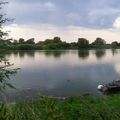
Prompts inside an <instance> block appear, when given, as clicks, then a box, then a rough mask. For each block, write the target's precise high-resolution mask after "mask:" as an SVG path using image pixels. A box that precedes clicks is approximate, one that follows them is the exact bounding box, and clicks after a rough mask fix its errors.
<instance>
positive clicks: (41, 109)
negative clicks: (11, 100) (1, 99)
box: [0, 95, 120, 120]
mask: <svg viewBox="0 0 120 120" xmlns="http://www.w3.org/2000/svg"><path fill="white" fill-rule="evenodd" d="M119 119H120V95H115V96H110V97H103V98H97V97H90V96H86V97H73V98H70V99H68V100H65V101H64V102H63V101H59V100H55V99H52V98H47V97H43V98H40V99H39V100H37V101H22V102H17V103H15V104H8V103H7V104H2V103H1V104H0V120H119Z"/></svg>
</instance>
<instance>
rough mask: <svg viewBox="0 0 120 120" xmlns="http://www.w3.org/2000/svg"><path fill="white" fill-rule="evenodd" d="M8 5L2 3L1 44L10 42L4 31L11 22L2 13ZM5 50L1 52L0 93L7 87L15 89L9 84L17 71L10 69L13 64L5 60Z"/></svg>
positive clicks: (0, 16)
mask: <svg viewBox="0 0 120 120" xmlns="http://www.w3.org/2000/svg"><path fill="white" fill-rule="evenodd" d="M4 4H6V2H0V42H2V43H5V42H10V41H9V40H8V41H5V38H4V37H5V36H6V35H8V33H6V32H4V31H3V24H5V23H6V22H8V21H9V19H8V18H6V14H4V13H3V12H2V6H3V5H4ZM3 53H4V50H0V92H1V91H2V90H4V89H5V88H6V86H9V87H13V86H12V85H11V84H9V81H8V80H9V79H10V75H11V74H13V73H15V72H16V70H15V69H10V68H9V69H8V67H10V66H11V65H13V64H10V62H9V61H8V60H6V59H5V57H4V55H3Z"/></svg>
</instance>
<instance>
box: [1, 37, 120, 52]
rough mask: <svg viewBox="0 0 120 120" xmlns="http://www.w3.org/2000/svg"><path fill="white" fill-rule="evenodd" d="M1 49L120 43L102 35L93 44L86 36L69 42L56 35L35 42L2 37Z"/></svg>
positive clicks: (111, 45) (118, 44)
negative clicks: (106, 38)
mask: <svg viewBox="0 0 120 120" xmlns="http://www.w3.org/2000/svg"><path fill="white" fill-rule="evenodd" d="M0 48H1V49H11V50H62V49H92V48H120V43H118V42H117V41H114V42H112V43H111V44H106V41H105V40H104V39H102V38H100V37H98V38H96V40H95V41H94V42H92V43H91V44H90V43H89V40H87V39H86V38H78V41H77V42H71V43H67V42H65V41H62V40H61V38H60V37H54V38H53V39H46V40H45V41H39V42H37V43H35V39H34V38H31V39H28V40H24V39H23V38H20V39H19V40H13V39H7V40H3V39H0Z"/></svg>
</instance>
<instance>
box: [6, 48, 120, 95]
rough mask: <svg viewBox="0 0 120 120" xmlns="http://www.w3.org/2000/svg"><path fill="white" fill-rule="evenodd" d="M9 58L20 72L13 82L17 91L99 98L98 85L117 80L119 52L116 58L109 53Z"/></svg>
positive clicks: (15, 55) (70, 52)
mask: <svg viewBox="0 0 120 120" xmlns="http://www.w3.org/2000/svg"><path fill="white" fill-rule="evenodd" d="M8 56H9V59H10V60H13V62H14V63H15V65H16V66H17V65H18V66H19V67H20V68H21V70H20V71H19V72H18V74H17V75H16V76H15V78H13V79H12V83H13V85H14V86H16V87H17V88H18V89H19V90H20V91H22V90H24V89H26V88H30V89H31V90H32V91H34V90H37V89H40V92H41V93H42V94H45V95H54V96H71V95H80V94H83V93H90V94H92V95H99V93H98V91H97V86H98V85H99V84H106V83H109V82H111V81H113V80H117V79H119V78H120V74H119V73H120V65H119V59H120V52H119V50H118V52H117V54H116V55H115V56H113V55H112V50H103V49H101V50H79V51H77V50H67V51H19V52H16V51H15V52H11V54H10V53H9V55H8ZM31 58H34V59H31ZM51 58H52V59H51ZM101 58H102V59H101ZM81 59H82V60H81ZM99 59H100V60H99Z"/></svg>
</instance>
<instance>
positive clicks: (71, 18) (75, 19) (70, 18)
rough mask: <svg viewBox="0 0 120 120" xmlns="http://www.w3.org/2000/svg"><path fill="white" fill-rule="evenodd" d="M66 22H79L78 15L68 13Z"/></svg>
mask: <svg viewBox="0 0 120 120" xmlns="http://www.w3.org/2000/svg"><path fill="white" fill-rule="evenodd" d="M67 20H68V22H69V23H72V24H75V23H76V22H80V15H79V14H78V13H68V14H67Z"/></svg>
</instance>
